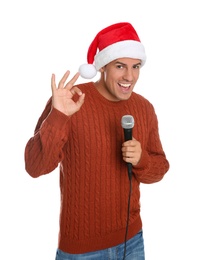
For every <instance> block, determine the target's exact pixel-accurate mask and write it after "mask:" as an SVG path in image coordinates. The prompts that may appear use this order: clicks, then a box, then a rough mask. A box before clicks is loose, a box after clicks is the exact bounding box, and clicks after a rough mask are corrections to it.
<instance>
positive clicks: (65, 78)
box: [58, 70, 70, 88]
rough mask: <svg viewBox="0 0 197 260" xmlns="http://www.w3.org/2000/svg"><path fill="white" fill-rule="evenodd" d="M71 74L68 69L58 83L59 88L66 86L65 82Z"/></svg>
mask: <svg viewBox="0 0 197 260" xmlns="http://www.w3.org/2000/svg"><path fill="white" fill-rule="evenodd" d="M69 74H70V71H69V70H67V71H66V73H65V74H64V76H63V77H62V78H61V80H60V82H59V84H58V88H64V84H65V82H66V80H67V78H68V76H69Z"/></svg>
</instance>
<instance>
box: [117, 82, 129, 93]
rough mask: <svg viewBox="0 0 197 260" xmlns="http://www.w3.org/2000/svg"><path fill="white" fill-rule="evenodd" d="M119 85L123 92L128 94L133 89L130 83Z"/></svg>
mask: <svg viewBox="0 0 197 260" xmlns="http://www.w3.org/2000/svg"><path fill="white" fill-rule="evenodd" d="M118 85H119V87H120V88H121V89H122V91H123V92H127V91H128V90H129V89H130V87H131V84H128V83H118Z"/></svg>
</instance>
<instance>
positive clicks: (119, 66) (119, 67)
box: [116, 64, 124, 69]
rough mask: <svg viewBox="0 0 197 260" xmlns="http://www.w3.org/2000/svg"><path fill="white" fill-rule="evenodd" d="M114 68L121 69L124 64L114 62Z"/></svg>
mask: <svg viewBox="0 0 197 260" xmlns="http://www.w3.org/2000/svg"><path fill="white" fill-rule="evenodd" d="M116 68H118V69H122V68H124V66H123V65H122V64H116Z"/></svg>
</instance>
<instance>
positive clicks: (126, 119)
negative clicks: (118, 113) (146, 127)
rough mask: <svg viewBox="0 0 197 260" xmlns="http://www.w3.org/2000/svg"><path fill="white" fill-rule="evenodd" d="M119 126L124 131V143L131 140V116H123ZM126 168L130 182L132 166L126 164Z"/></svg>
mask: <svg viewBox="0 0 197 260" xmlns="http://www.w3.org/2000/svg"><path fill="white" fill-rule="evenodd" d="M121 125H122V128H123V129H124V138H125V141H128V140H132V128H133V126H134V118H133V117H132V116H131V115H125V116H123V117H122V119H121ZM127 166H128V176H129V180H131V174H132V164H131V163H127Z"/></svg>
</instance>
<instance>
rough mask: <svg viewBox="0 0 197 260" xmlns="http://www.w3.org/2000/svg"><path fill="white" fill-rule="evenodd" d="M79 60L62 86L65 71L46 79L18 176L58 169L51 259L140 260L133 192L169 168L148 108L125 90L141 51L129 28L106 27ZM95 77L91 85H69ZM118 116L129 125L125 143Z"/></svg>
mask: <svg viewBox="0 0 197 260" xmlns="http://www.w3.org/2000/svg"><path fill="white" fill-rule="evenodd" d="M98 50H99V51H98ZM97 51H98V52H97ZM87 61H88V64H83V65H81V66H80V68H79V72H78V73H76V74H75V75H74V77H73V78H72V79H71V80H70V81H68V82H67V79H68V76H69V74H70V72H69V71H67V72H66V73H65V75H64V76H63V77H62V79H61V80H60V82H59V84H58V85H57V86H56V82H55V75H54V74H53V75H52V78H51V87H52V97H51V98H50V99H49V101H48V102H47V104H46V107H45V109H44V111H43V113H42V115H41V116H40V118H39V120H38V123H37V126H36V128H35V133H34V136H33V137H31V138H30V140H29V141H28V142H27V145H26V148H25V165H26V170H27V172H28V173H29V174H30V175H31V176H32V177H39V176H41V175H44V174H48V173H50V172H52V171H53V170H54V169H55V168H56V167H58V165H59V168H60V190H61V210H60V231H59V243H58V249H57V254H56V260H65V259H132V260H134V259H135V260H144V259H145V256H144V255H145V253H144V241H143V231H142V221H141V217H140V190H139V186H140V183H147V184H150V183H155V182H158V181H160V180H161V179H162V178H163V177H164V175H165V174H166V172H167V171H168V169H169V163H168V160H167V159H166V156H165V153H164V151H163V148H162V144H161V141H160V137H159V131H158V121H157V116H156V114H155V111H154V107H153V105H152V104H151V103H150V102H149V101H148V100H147V99H145V98H144V97H142V96H141V95H139V94H136V93H135V92H134V91H133V88H134V86H135V84H136V82H137V80H138V77H139V73H140V68H141V67H142V66H143V65H144V64H145V61H146V55H145V50H144V46H143V45H142V43H141V42H140V39H139V37H138V35H137V32H136V31H135V29H134V28H133V26H132V25H131V24H130V23H117V24H113V25H111V26H108V27H106V28H105V29H103V30H101V31H100V32H99V33H98V34H97V35H96V37H95V39H94V40H93V42H92V43H91V45H90V47H89V50H88V55H87ZM97 71H99V72H100V75H101V76H100V79H99V80H98V81H97V82H95V83H93V82H88V83H84V84H78V85H77V84H76V81H77V79H78V77H79V75H81V76H82V77H84V78H89V79H90V78H93V77H94V76H95V75H96V73H97ZM125 115H132V117H131V118H133V119H134V122H135V123H134V122H133V123H134V126H132V135H131V138H130V139H129V140H125V137H124V131H123V127H122V125H121V120H122V119H123V117H124V116H125ZM130 130H131V129H130ZM132 136H133V138H132ZM129 165H130V166H132V167H131V171H130V172H129V178H128V169H129V167H128V166H129Z"/></svg>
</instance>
